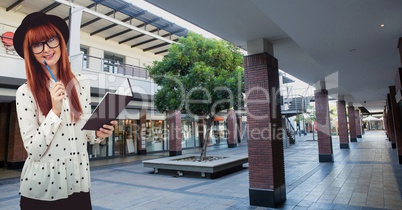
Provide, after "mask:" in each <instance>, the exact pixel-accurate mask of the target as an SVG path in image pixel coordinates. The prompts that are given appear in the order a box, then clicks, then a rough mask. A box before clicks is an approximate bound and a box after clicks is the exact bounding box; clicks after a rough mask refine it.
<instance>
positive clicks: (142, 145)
mask: <svg viewBox="0 0 402 210" xmlns="http://www.w3.org/2000/svg"><path fill="white" fill-rule="evenodd" d="M146 123H147V110H146V109H141V111H140V119H139V120H138V124H139V125H138V127H139V132H140V135H139V138H138V139H137V141H138V142H137V145H138V151H137V152H138V154H139V155H145V154H147V126H146Z"/></svg>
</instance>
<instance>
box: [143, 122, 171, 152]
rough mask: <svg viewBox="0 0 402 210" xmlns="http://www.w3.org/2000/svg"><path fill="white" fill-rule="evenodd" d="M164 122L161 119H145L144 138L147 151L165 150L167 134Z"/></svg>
mask: <svg viewBox="0 0 402 210" xmlns="http://www.w3.org/2000/svg"><path fill="white" fill-rule="evenodd" d="M164 125H165V123H164V121H162V120H147V122H146V139H147V151H148V152H154V151H162V150H167V138H166V137H165V136H166V135H167V133H166V129H165V126H164Z"/></svg>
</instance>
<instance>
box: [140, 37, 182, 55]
mask: <svg viewBox="0 0 402 210" xmlns="http://www.w3.org/2000/svg"><path fill="white" fill-rule="evenodd" d="M177 40H178V39H175V40H173V41H175V42H176V41H177ZM169 44H170V43H162V44H158V45H155V46H152V47H148V48H145V49H143V50H142V51H144V52H146V51H150V50H153V49H156V48H160V47H163V46H166V45H169Z"/></svg>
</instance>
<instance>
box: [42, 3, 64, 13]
mask: <svg viewBox="0 0 402 210" xmlns="http://www.w3.org/2000/svg"><path fill="white" fill-rule="evenodd" d="M59 5H60V3H58V2H54V3H53V4H51V5H49V6H47V7H45V8H44V9H42V10H41V11H40V12H43V13H46V12H49V11H50V10H52V9H54V8H56V7H58V6H59Z"/></svg>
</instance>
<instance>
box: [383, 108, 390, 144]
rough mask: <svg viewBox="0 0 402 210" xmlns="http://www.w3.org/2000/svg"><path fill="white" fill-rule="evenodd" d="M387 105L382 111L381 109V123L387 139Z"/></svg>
mask: <svg viewBox="0 0 402 210" xmlns="http://www.w3.org/2000/svg"><path fill="white" fill-rule="evenodd" d="M386 107H387V106H385V107H384V111H383V115H382V119H383V120H382V121H383V125H384V130H385V134H386V135H387V137H388V139H389V129H388V113H387V112H388V111H387V108H386Z"/></svg>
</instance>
